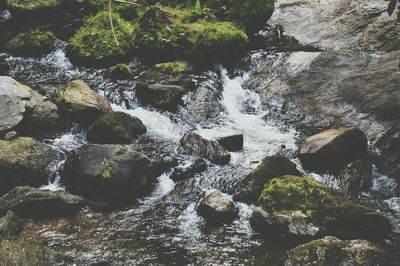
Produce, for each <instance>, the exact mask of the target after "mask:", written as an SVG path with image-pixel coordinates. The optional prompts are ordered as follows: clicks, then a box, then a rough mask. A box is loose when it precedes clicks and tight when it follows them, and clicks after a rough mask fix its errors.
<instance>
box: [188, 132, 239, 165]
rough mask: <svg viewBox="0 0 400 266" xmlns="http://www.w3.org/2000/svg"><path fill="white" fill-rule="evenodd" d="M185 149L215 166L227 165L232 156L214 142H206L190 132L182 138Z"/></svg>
mask: <svg viewBox="0 0 400 266" xmlns="http://www.w3.org/2000/svg"><path fill="white" fill-rule="evenodd" d="M181 145H182V147H183V149H184V150H185V151H186V152H188V153H190V154H193V155H197V156H201V157H204V158H206V159H208V160H210V162H212V163H215V164H227V163H229V161H230V159H231V155H230V154H229V152H228V151H227V150H225V148H224V147H222V146H221V145H219V144H218V142H217V141H214V140H206V139H204V138H203V137H202V136H200V135H198V134H196V133H194V132H189V133H186V134H185V135H184V136H183V137H182V138H181Z"/></svg>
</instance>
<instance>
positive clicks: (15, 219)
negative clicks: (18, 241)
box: [0, 211, 24, 241]
mask: <svg viewBox="0 0 400 266" xmlns="http://www.w3.org/2000/svg"><path fill="white" fill-rule="evenodd" d="M23 224H24V223H23V221H22V220H21V218H19V216H18V215H17V214H16V213H15V212H13V211H8V212H7V213H6V214H5V215H4V216H3V217H1V218H0V241H1V238H13V237H17V236H18V235H19V233H20V232H21V230H22V226H23Z"/></svg>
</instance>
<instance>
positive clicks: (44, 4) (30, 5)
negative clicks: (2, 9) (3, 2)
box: [7, 0, 62, 11]
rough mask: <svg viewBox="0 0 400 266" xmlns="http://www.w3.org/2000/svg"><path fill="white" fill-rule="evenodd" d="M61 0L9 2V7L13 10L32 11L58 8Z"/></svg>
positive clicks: (16, 0) (8, 0)
mask: <svg viewBox="0 0 400 266" xmlns="http://www.w3.org/2000/svg"><path fill="white" fill-rule="evenodd" d="M61 3H62V1H61V0H35V1H31V0H7V6H8V7H10V8H12V9H18V10H24V11H32V10H37V9H41V8H49V7H56V6H59V5H61Z"/></svg>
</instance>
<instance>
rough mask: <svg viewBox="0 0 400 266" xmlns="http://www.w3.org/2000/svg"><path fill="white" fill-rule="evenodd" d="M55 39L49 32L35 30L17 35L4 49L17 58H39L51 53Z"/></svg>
mask: <svg viewBox="0 0 400 266" xmlns="http://www.w3.org/2000/svg"><path fill="white" fill-rule="evenodd" d="M55 39H56V37H55V36H54V34H53V33H51V32H49V31H42V30H40V29H33V30H31V31H28V32H23V33H19V34H17V35H16V36H15V37H14V38H12V39H11V40H9V41H8V42H7V43H6V44H5V45H4V49H5V50H6V51H7V52H9V53H11V54H14V55H17V56H38V55H42V54H45V53H48V52H50V51H51V50H52V49H53V44H54V41H55Z"/></svg>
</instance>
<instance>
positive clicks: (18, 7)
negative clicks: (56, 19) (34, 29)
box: [6, 0, 78, 18]
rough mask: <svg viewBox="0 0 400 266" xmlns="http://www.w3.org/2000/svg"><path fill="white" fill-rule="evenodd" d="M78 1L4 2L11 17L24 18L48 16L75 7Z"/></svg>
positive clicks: (20, 0)
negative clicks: (50, 13)
mask: <svg viewBox="0 0 400 266" xmlns="http://www.w3.org/2000/svg"><path fill="white" fill-rule="evenodd" d="M77 3H78V0H37V1H31V0H6V6H7V8H8V9H10V10H11V12H12V13H13V15H17V16H18V17H22V18H24V17H25V18H26V17H31V16H38V15H48V14H49V12H54V11H61V10H62V9H65V8H67V7H70V6H76V5H77Z"/></svg>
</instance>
